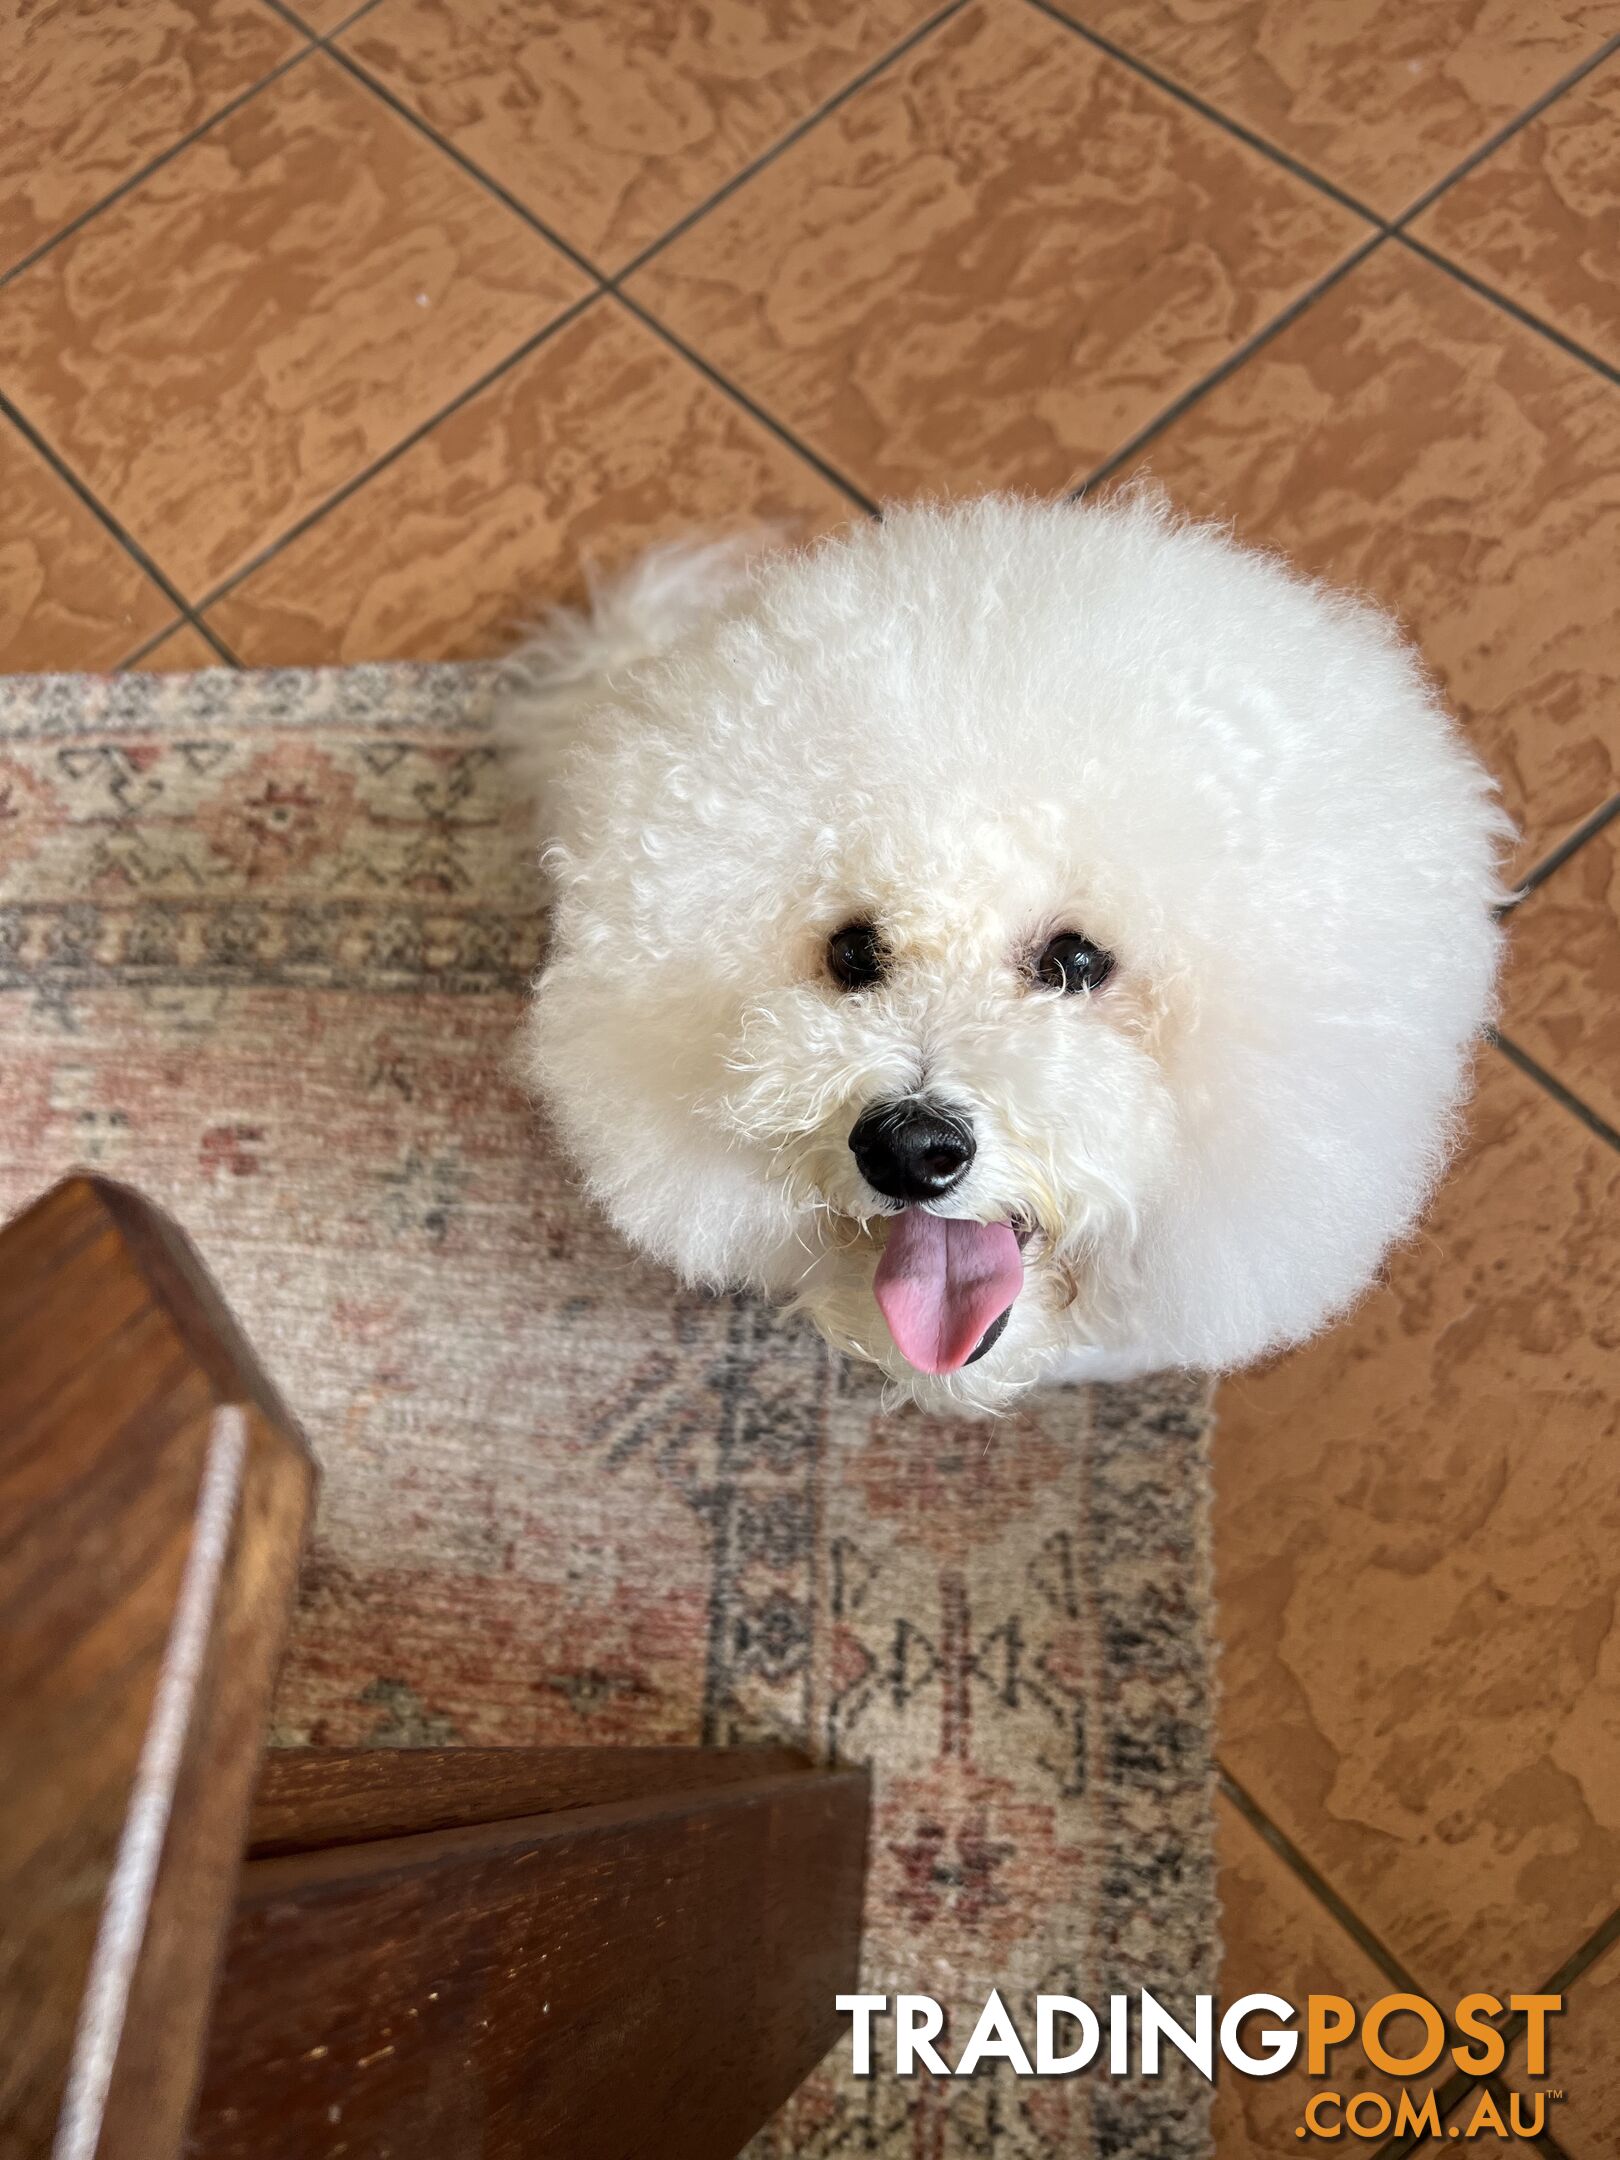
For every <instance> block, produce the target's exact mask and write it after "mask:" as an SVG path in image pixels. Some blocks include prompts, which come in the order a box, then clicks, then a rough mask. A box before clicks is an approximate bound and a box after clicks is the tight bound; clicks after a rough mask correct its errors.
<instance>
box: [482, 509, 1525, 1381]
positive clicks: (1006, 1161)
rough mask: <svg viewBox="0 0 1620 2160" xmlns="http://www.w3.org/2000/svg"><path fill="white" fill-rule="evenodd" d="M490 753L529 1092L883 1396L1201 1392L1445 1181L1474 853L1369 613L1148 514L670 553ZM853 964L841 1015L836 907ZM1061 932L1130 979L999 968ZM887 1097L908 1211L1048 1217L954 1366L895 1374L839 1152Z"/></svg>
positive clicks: (621, 1206)
mask: <svg viewBox="0 0 1620 2160" xmlns="http://www.w3.org/2000/svg"><path fill="white" fill-rule="evenodd" d="M506 724H507V730H508V733H509V735H510V736H511V738H512V740H513V741H514V743H515V744H516V745H517V746H518V748H519V750H520V752H521V755H522V757H523V759H524V761H525V763H526V766H527V769H528V772H529V775H530V778H531V781H532V783H533V785H534V786H535V788H536V791H537V793H538V794H539V796H540V798H541V800H542V803H543V817H544V832H545V838H546V841H547V847H546V852H545V860H546V863H547V865H548V867H549V871H550V874H551V878H552V882H553V888H554V899H555V912H554V918H553V930H552V945H551V953H550V957H549V960H548V962H547V965H546V967H545V969H544V971H543V973H542V974H541V976H540V979H539V981H538V983H537V985H536V990H535V996H534V1001H533V1006H532V1010H531V1013H530V1016H529V1020H528V1023H527V1027H526V1031H525V1035H524V1041H523V1068H524V1071H525V1073H526V1075H527V1076H528V1078H529V1079H530V1081H531V1082H532V1084H533V1085H534V1086H535V1087H536V1088H537V1089H538V1091H539V1093H540V1094H541V1095H542V1096H543V1098H544V1099H545V1101H546V1103H547V1104H548V1105H549V1107H550V1110H551V1112H552V1115H553V1117H554V1118H555V1120H556V1123H557V1126H558V1128H559V1129H560V1132H561V1134H562V1136H563V1138H564V1140H565V1142H566V1144H567V1145H568V1147H569V1148H570V1149H571V1150H572V1152H573V1154H574V1155H575V1156H576V1158H577V1159H578V1161H579V1162H580V1164H581V1165H582V1166H583V1169H584V1171H585V1174H586V1176H587V1178H588V1180H589V1184H590V1188H591V1190H592V1192H593V1193H594V1194H595V1196H596V1197H597V1199H598V1200H599V1201H600V1202H601V1204H602V1206H603V1207H604V1208H605V1209H606V1211H607V1213H608V1214H609V1215H610V1216H611V1218H612V1220H613V1222H614V1223H615V1224H616V1225H617V1227H618V1229H619V1230H620V1231H621V1232H623V1234H624V1235H625V1236H626V1237H628V1238H629V1239H631V1240H632V1241H633V1242H634V1243H635V1244H637V1245H639V1246H640V1247H642V1248H643V1249H644V1250H645V1251H647V1252H649V1253H651V1254H654V1255H656V1256H657V1257H658V1258H659V1259H661V1260H663V1261H665V1262H667V1263H668V1264H669V1265H670V1266H671V1267H673V1268H675V1269H677V1270H678V1271H679V1272H680V1273H681V1275H682V1276H684V1277H685V1278H686V1279H688V1280H689V1281H693V1282H698V1283H704V1284H710V1285H747V1286H751V1287H753V1288H755V1289H759V1290H763V1291H765V1292H767V1293H770V1294H773V1295H777V1296H790V1297H796V1298H797V1299H799V1300H800V1301H801V1302H802V1303H803V1305H804V1306H805V1308H806V1309H807V1310H808V1311H809V1313H810V1314H811V1316H812V1317H813V1318H814V1319H815V1321H816V1322H817V1324H818V1325H819V1326H820V1327H821V1328H822V1330H823V1332H824V1333H825V1334H826V1335H827V1336H828V1337H829V1339H830V1340H832V1341H833V1342H834V1343H836V1344H838V1345H840V1346H841V1347H843V1348H844V1349H846V1350H848V1351H851V1352H852V1353H854V1354H856V1355H859V1356H862V1357H866V1358H870V1359H873V1360H875V1361H876V1362H877V1363H878V1364H880V1365H882V1366H883V1367H884V1368H885V1370H886V1371H887V1372H888V1373H889V1374H890V1375H891V1376H892V1377H893V1378H894V1379H895V1380H896V1381H897V1382H899V1383H902V1384H903V1385H904V1386H905V1387H906V1388H908V1389H909V1391H910V1392H911V1393H913V1394H914V1395H915V1396H917V1397H918V1398H919V1399H921V1400H923V1401H925V1402H928V1403H932V1404H935V1405H941V1404H944V1403H946V1402H955V1403H959V1404H965V1405H971V1406H974V1407H978V1408H995V1407H999V1406H1000V1405H1002V1404H1004V1403H1005V1402H1006V1401H1007V1400H1008V1399H1009V1398H1010V1397H1011V1396H1012V1395H1013V1394H1014V1393H1015V1392H1016V1391H1017V1390H1019V1389H1020V1388H1022V1387H1024V1386H1027V1385H1029V1384H1030V1383H1032V1382H1035V1381H1038V1380H1042V1379H1046V1378H1058V1377H1063V1378H1068V1377H1080V1376H1087V1377H1089V1376H1098V1377H1123V1376H1126V1375H1129V1374H1131V1373H1135V1372H1140V1371H1145V1370H1151V1369H1154V1368H1159V1367H1164V1366H1169V1365H1192V1366H1201V1367H1209V1368H1228V1367H1232V1366H1236V1365H1240V1364H1242V1363H1245V1362H1247V1361H1248V1360H1251V1359H1253V1358H1256V1357H1259V1356H1261V1355H1262V1354H1264V1353H1265V1352H1268V1351H1271V1350H1275V1349H1277V1348H1278V1347H1280V1346H1282V1345H1284V1344H1287V1343H1291V1342H1295V1341H1298V1340H1299V1339H1300V1338H1301V1337H1303V1336H1305V1335H1308V1334H1309V1333H1311V1332H1312V1331H1313V1330H1314V1329H1316V1328H1318V1327H1320V1326H1321V1325H1322V1323H1323V1322H1324V1321H1325V1320H1327V1319H1328V1318H1330V1317H1331V1316H1332V1315H1334V1314H1335V1313H1337V1312H1339V1311H1340V1310H1342V1308H1343V1307H1344V1306H1345V1305H1347V1304H1348V1303H1349V1302H1350V1300H1352V1299H1353V1298H1354V1297H1356V1295H1357V1294H1358V1293H1359V1292H1360V1291H1361V1290H1362V1289H1363V1288H1364V1287H1365V1285H1366V1284H1367V1282H1368V1281H1369V1279H1370V1277H1371V1275H1372V1273H1373V1271H1374V1270H1375V1268H1376V1267H1377V1265H1378V1262H1379V1260H1380V1258H1381V1256H1382V1255H1383V1253H1384V1252H1385V1250H1386V1249H1387V1247H1388V1246H1389V1245H1390V1243H1391V1241H1392V1240H1394V1239H1396V1238H1398V1237H1400V1236H1401V1235H1402V1234H1403V1233H1404V1232H1405V1231H1406V1230H1407V1229H1408V1228H1409V1227H1410V1226H1411V1224H1412V1222H1413V1220H1414V1218H1415V1217H1416V1216H1417V1214H1418V1212H1419V1210H1420V1209H1421V1207H1422V1206H1423V1203H1424V1200H1425V1198H1426V1196H1427V1194H1428V1193H1429V1191H1430V1189H1431V1187H1432V1186H1433V1184H1434V1182H1435V1180H1436V1178H1437V1176H1438V1174H1439V1172H1440V1170H1441V1167H1442V1165H1443V1162H1444V1159H1445V1155H1446V1152H1447V1147H1448V1144H1449V1140H1450V1137H1451V1127H1452V1120H1453V1113H1454V1109H1455V1106H1456V1104H1457V1103H1458V1101H1459V1099H1460V1096H1461V1093H1462V1090H1463V1087H1464V1084H1465V1079H1466V1075H1467V1069H1468V1063H1469V1055H1470V1046H1471V1044H1472V1043H1473V1041H1474V1038H1475V1037H1476V1035H1477V1034H1478V1032H1479V1029H1480V1027H1481V1025H1482V1023H1483V1022H1484V1020H1485V1019H1486V1017H1487V1014H1488V1008H1489V1004H1490V997H1491V987H1492V981H1493V976H1494V971H1495V966H1496V959H1497V943H1498V936H1497V929H1496V923H1495V917H1494V912H1493V911H1494V909H1495V907H1496V905H1497V904H1498V902H1499V901H1500V899H1501V897H1502V895H1501V892H1500V889H1499V884H1498V877H1497V862H1498V857H1499V853H1500V849H1501V845H1502V842H1503V839H1504V836H1505V834H1506V833H1507V830H1508V827H1507V823H1506V820H1505V819H1504V817H1503V815H1502V813H1501V812H1500V810H1499V808H1498V807H1497V805H1496V802H1495V798H1494V794H1493V790H1492V787H1491V784H1490V782H1489V781H1488V779H1487V777H1486V775H1485V774H1484V772H1483V771H1482V770H1481V768H1480V766H1479V765H1478V764H1477V763H1476V761H1475V759H1474V758H1473V757H1472V756H1471V754H1470V753H1469V752H1468V750H1467V749H1466V748H1465V747H1464V745H1463V743H1462V742H1461V740H1460V739H1459V737H1458V734H1457V732H1456V730H1455V729H1454V728H1453V726H1452V725H1451V723H1450V722H1449V720H1448V719H1447V718H1446V716H1445V714H1444V712H1443V711H1442V709H1441V707H1440V704H1439V702H1438V700H1437V698H1436V695H1435V692H1434V690H1433V688H1432V687H1431V685H1430V684H1429V682H1428V681H1427V680H1426V678H1425V676H1424V674H1423V672H1422V670H1421V668H1420V667H1419V665H1418V663H1417V661H1416V660H1415V658H1414V656H1413V655H1412V653H1411V651H1410V650H1409V649H1408V648H1407V647H1406V646H1405V645H1404V643H1403V642H1402V640H1401V638H1400V637H1399V635H1398V634H1397V633H1396V631H1395V630H1394V629H1393V627H1392V626H1391V625H1390V623H1389V622H1388V621H1387V620H1386V619H1385V618H1384V617H1382V616H1381V615H1380V614H1378V613H1377V612H1376V611H1375V610H1373V609H1372V608H1370V607H1368V606H1366V605H1364V604H1362V603H1361V602H1359V601H1355V600H1352V599H1349V598H1346V597H1344V596H1342V595H1336V594H1333V593H1330V592H1327V591H1324V590H1323V589H1322V588H1320V587H1319V586H1315V585H1312V584H1309V583H1307V582H1305V581H1303V580H1302V579H1300V578H1299V577H1297V576H1295V575H1293V574H1292V573H1291V572H1290V571H1289V570H1288V569H1287V568H1285V567H1284V566H1283V565H1282V564H1281V563H1279V562H1277V561H1274V560H1272V559H1270V558H1268V557H1264V556H1260V555H1256V554H1253V553H1249V552H1246V551H1245V550H1243V549H1241V548H1239V547H1237V546H1236V545H1235V544H1234V543H1233V542H1232V540H1231V539H1230V538H1229V537H1228V535H1226V534H1225V533H1224V532H1221V531H1219V530H1216V529H1213V528H1211V527H1208V526H1197V525H1191V524H1186V523H1182V522H1178V521H1177V520H1176V518H1175V517H1174V516H1173V515H1172V514H1171V513H1170V512H1169V511H1168V510H1167V509H1166V508H1165V506H1164V505H1163V504H1162V503H1161V502H1160V501H1158V500H1157V499H1156V498H1154V497H1152V496H1149V495H1146V494H1134V495H1131V496H1128V497H1125V498H1122V499H1120V500H1118V501H1116V502H1114V503H1111V504H1107V505H1104V506H1101V507H1075V506H1073V505H1069V504H1063V505H1042V504H1035V503H1029V502H1018V501H1009V500H1004V499H990V500H986V501H981V502H976V503H972V504H969V505H966V506H964V507H960V508H952V509H946V508H918V509H908V510H904V511H900V512H897V513H892V514H890V515H889V516H888V517H886V518H885V519H884V521H883V522H882V523H881V524H880V525H874V526H871V527H866V528H861V529H858V530H855V531H853V532H850V533H848V534H846V535H843V536H840V537H838V538H836V539H833V540H830V541H827V542H824V543H822V544H821V545H819V546H817V547H815V548H813V549H811V550H809V551H807V552H800V553H792V552H782V553H775V554H766V555H763V556H754V557H750V555H749V554H748V552H747V550H746V549H745V548H744V547H742V546H736V545H719V546H708V547H700V548H694V549H689V550H684V551H679V550H677V551H664V552H662V553H659V554H657V555H654V556H651V557H649V558H647V559H646V560H645V561H644V562H643V563H642V564H641V565H639V566H638V567H637V568H636V569H634V570H632V571H631V572H630V573H629V575H628V576H626V577H625V578H624V579H622V580H621V581H620V582H619V583H617V584H616V585H615V586H613V587H611V588H610V589H608V590H607V591H606V592H605V593H603V594H601V595H599V596H598V597H597V599H596V601H595V603H594V607H593V610H592V611H591V612H589V613H588V614H586V615H584V616H562V617H560V618H557V619H556V620H554V621H553V622H552V624H551V625H550V626H549V627H548V629H547V630H546V631H545V632H544V633H543V634H542V635H541V637H540V638H539V639H538V640H537V641H536V643H535V645H534V646H533V647H532V648H531V650H530V651H529V653H528V654H527V655H526V656H525V658H524V660H523V663H522V664H521V666H520V667H519V668H518V669H517V670H515V671H514V674H513V677H512V680H511V686H510V690H509V694H508V696H507V699H506ZM856 918H869V919H870V920H872V921H874V922H875V923H877V924H879V925H880V926H881V930H882V934H883V937H884V940H885V942H886V944H887V946H888V948H889V950H890V953H891V954H892V961H891V965H890V968H889V971H888V974H887V975H886V977H885V979H884V980H883V982H882V983H881V984H879V985H877V986H875V987H872V988H869V989H866V990H863V991H860V992H857V993H853V994H851V993H847V992H841V991H840V990H839V989H838V988H837V987H836V985H835V984H834V983H833V981H832V980H831V978H830V976H829V974H828V971H827V967H826V961H825V947H826V940H827V938H828V936H829V934H830V933H831V932H832V931H834V930H835V929H837V928H838V927H839V926H840V925H842V924H844V923H847V922H849V921H851V920H852V919H856ZM1060 929H1077V930H1082V931H1083V932H1084V933H1085V934H1086V935H1087V936H1089V937H1091V938H1093V939H1095V940H1096V941H1097V942H1099V943H1101V944H1103V945H1106V946H1107V947H1108V948H1109V949H1110V950H1111V951H1113V952H1114V953H1115V954H1116V955H1117V963H1118V964H1117V968H1116V972H1115V974H1114V976H1113V977H1112V978H1111V979H1110V980H1109V981H1108V982H1107V983H1106V984H1105V985H1103V987H1102V988H1100V989H1099V990H1097V991H1096V992H1095V993H1092V994H1083V995H1080V996H1063V995H1061V994H1059V993H1057V992H1055V991H1053V990H1050V989H1047V988H1044V987H1042V986H1041V985H1039V984H1038V983H1037V982H1035V981H1033V980H1032V978H1031V974H1030V970H1029V965H1028V960H1029V955H1030V954H1031V953H1032V952H1034V951H1037V950H1038V949H1039V947H1040V945H1041V943H1042V941H1043V940H1044V939H1045V938H1046V937H1047V936H1048V935H1050V934H1052V933H1053V932H1055V931H1057V930H1060ZM919 1090H923V1091H926V1092H927V1094H928V1095H929V1096H931V1097H936V1098H938V1099H941V1100H945V1101H949V1102H951V1103H953V1104H956V1105H959V1106H962V1107H963V1108H965V1109H967V1110H968V1111H969V1112H970V1113H971V1117H972V1120H973V1125H974V1130H975V1133H976V1136H977V1141H978V1153H977V1156H976V1158H975V1160H974V1162H973V1165H972V1168H971V1170H970V1172H969V1174H968V1177H967V1179H966V1182H965V1183H964V1184H962V1185H961V1186H959V1187H958V1188H957V1189H956V1190H955V1191H954V1192H952V1193H951V1195H950V1197H949V1199H948V1201H946V1202H944V1203H942V1204H941V1206H940V1210H939V1211H940V1212H942V1213H946V1214H952V1215H965V1216H971V1217H973V1218H975V1219H977V1220H980V1221H992V1220H997V1219H1001V1220H1006V1219H1011V1218H1017V1219H1020V1220H1022V1221H1024V1222H1026V1223H1031V1224H1033V1225H1034V1226H1035V1236H1034V1238H1033V1240H1032V1242H1031V1244H1030V1246H1029V1248H1028V1251H1027V1254H1026V1260H1027V1283H1026V1288H1025V1290H1024V1292H1023V1294H1022V1295H1021V1296H1020V1297H1019V1299H1018V1301H1017V1303H1016V1305H1015V1306H1014V1308H1013V1312H1012V1318H1011V1322H1010V1324H1009V1325H1008V1327H1007V1329H1006V1332H1005V1334H1004V1335H1003V1336H1002V1338H1001V1340H1000V1341H999V1342H998V1343H997V1344H996V1346H995V1347H994V1348H993V1349H992V1350H991V1351H990V1352H989V1353H988V1354H987V1355H985V1356H984V1357H983V1358H982V1359H981V1360H979V1361H978V1362H976V1363H974V1364H971V1365H969V1366H967V1367H965V1368H964V1369H962V1370H961V1371H959V1372H956V1373H954V1374H952V1375H950V1376H949V1377H948V1378H924V1377H923V1376H922V1375H920V1374H918V1373H916V1372H914V1371H912V1369H911V1368H910V1367H909V1366H908V1365H907V1364H906V1363H905V1361H904V1360H903V1359H902V1358H901V1357H900V1355H899V1353H898V1351H897V1350H896V1348H895V1346H894V1344H893V1342H892V1341H891V1340H890V1338H889V1335H888V1331H887V1329H886V1328H885V1326H884V1323H883V1320H882V1318H881V1316H880V1314H879V1312H878V1309H877V1307H876V1305H875V1304H874V1302H873V1296H872V1274H873V1267H874V1261H875V1257H876V1253H877V1251H878V1250H879V1247H880V1242H881V1234H882V1223H883V1209H884V1203H883V1202H882V1201H881V1200H880V1199H879V1198H878V1197H877V1196H876V1195H875V1194H874V1193H873V1192H872V1191H871V1190H870V1188H868V1187H867V1186H866V1185H865V1183H864V1181H863V1180H862V1178H861V1176H860V1175H859V1173H858V1172H857V1170H856V1167H855V1164H854V1161H853V1158H852V1157H851V1155H850V1152H849V1148H848V1145H847V1141H848V1136H849V1132H850V1129H851V1127H852V1125H853V1124H854V1122H855V1119H856V1118H857V1117H858V1116H859V1114H860V1113H861V1111H862V1110H863V1109H864V1108H865V1107H867V1106H868V1105H869V1104H871V1103H873V1102H876V1101H879V1100H883V1099H887V1098H892V1097H895V1096H898V1095H907V1094H910V1093H914V1092H916V1091H919Z"/></svg>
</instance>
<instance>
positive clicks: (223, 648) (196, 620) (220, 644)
mask: <svg viewBox="0 0 1620 2160" xmlns="http://www.w3.org/2000/svg"><path fill="white" fill-rule="evenodd" d="M191 626H192V628H193V629H194V630H195V631H196V632H197V633H198V635H199V636H200V637H201V638H202V639H203V642H204V643H205V644H208V645H212V646H213V648H214V650H215V652H216V653H218V655H219V657H220V659H221V660H223V661H224V663H225V665H226V666H227V667H233V668H239V667H240V666H241V665H242V663H241V661H240V660H239V659H238V658H237V656H236V654H235V653H234V652H232V650H231V648H230V647H229V646H228V645H227V644H226V642H225V640H224V639H223V638H222V637H221V636H220V634H219V632H218V631H217V630H216V629H215V628H214V626H213V624H212V623H205V622H204V621H203V619H202V617H201V616H200V615H193V616H192V618H191Z"/></svg>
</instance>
